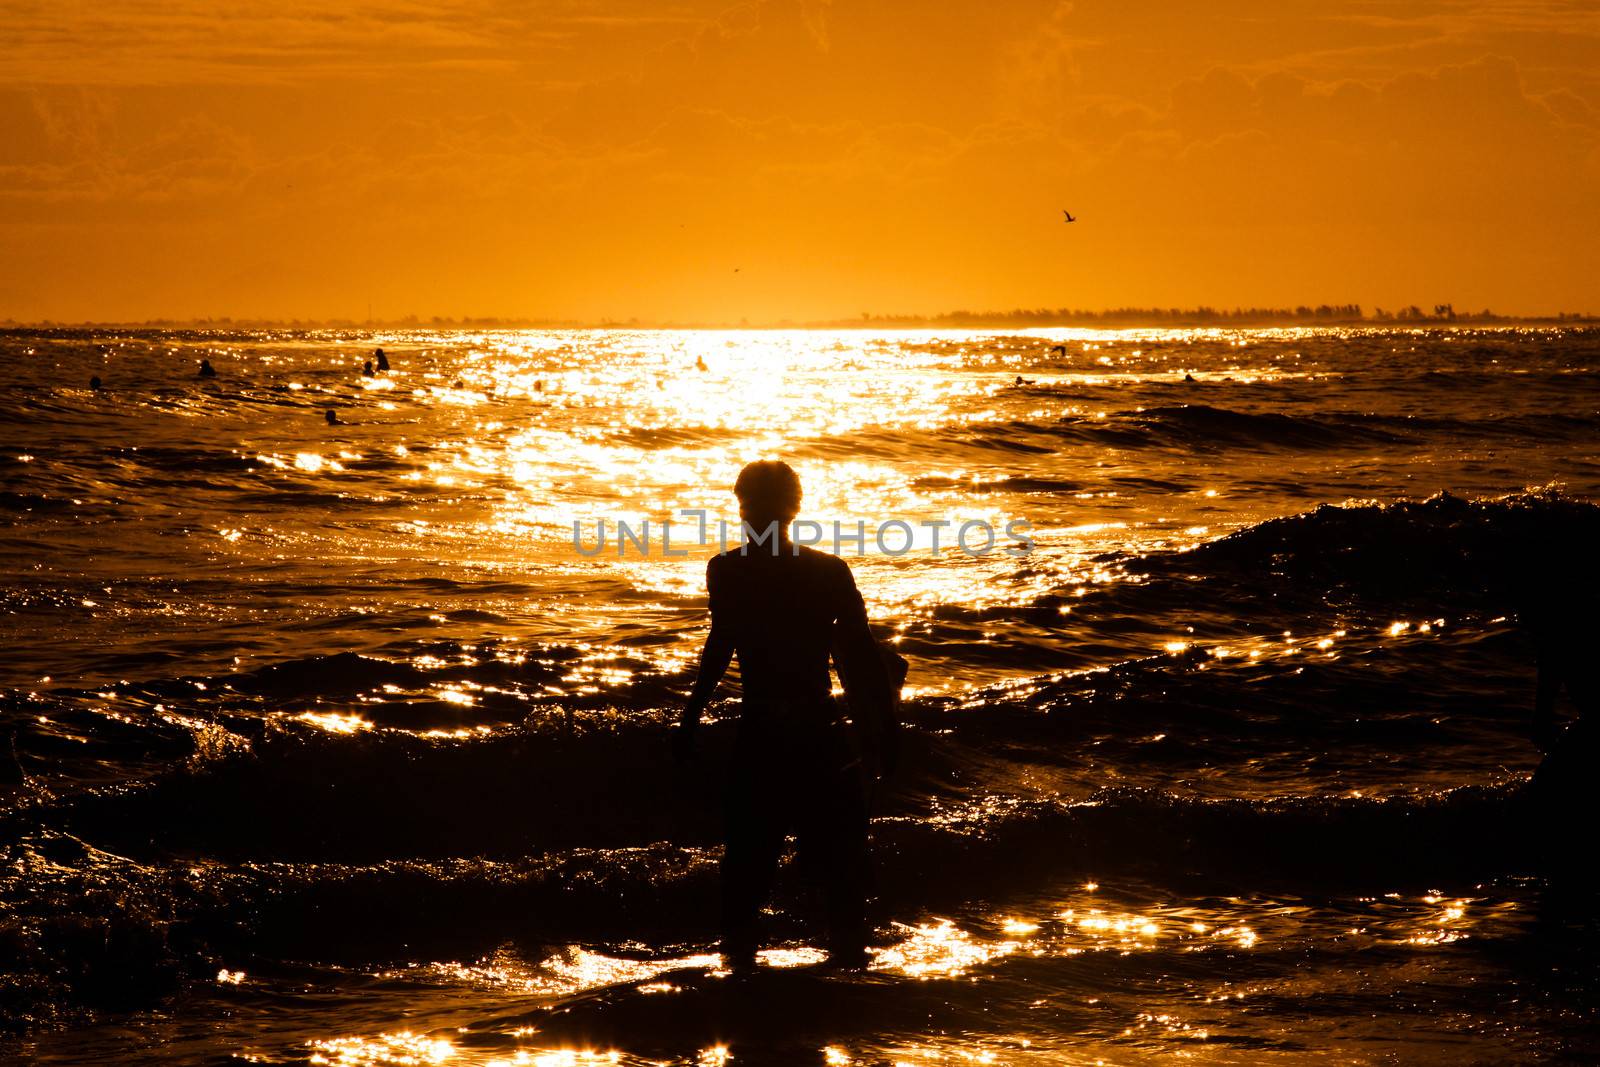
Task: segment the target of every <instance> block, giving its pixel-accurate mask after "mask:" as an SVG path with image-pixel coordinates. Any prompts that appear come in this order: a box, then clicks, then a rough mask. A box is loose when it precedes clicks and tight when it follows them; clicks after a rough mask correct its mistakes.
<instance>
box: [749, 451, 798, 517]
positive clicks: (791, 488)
mask: <svg viewBox="0 0 1600 1067" xmlns="http://www.w3.org/2000/svg"><path fill="white" fill-rule="evenodd" d="M733 493H734V495H735V496H737V497H738V498H739V517H740V518H741V519H743V520H744V521H745V522H746V523H748V524H749V525H750V527H751V528H752V529H754V530H756V531H757V532H760V531H762V530H765V529H766V528H767V526H769V525H770V524H772V523H774V522H776V523H777V524H778V529H779V530H780V531H785V530H787V529H788V526H789V524H790V523H791V522H793V521H794V517H795V516H796V515H798V514H800V476H799V475H798V474H796V473H795V472H794V468H793V467H791V466H789V465H788V464H787V463H785V462H783V461H782V460H781V459H761V460H757V461H756V462H754V463H747V464H745V468H744V470H742V471H740V472H739V480H738V481H736V482H734V483H733Z"/></svg>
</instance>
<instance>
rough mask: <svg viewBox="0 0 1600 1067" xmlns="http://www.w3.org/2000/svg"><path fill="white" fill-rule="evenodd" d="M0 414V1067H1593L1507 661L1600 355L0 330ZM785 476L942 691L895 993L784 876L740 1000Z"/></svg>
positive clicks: (897, 845) (1586, 960)
mask: <svg viewBox="0 0 1600 1067" xmlns="http://www.w3.org/2000/svg"><path fill="white" fill-rule="evenodd" d="M378 344H381V345H383V347H384V348H385V349H386V351H387V352H388V354H389V357H390V359H391V362H392V369H391V370H390V371H389V372H388V373H386V374H381V375H378V376H377V377H374V378H365V377H363V376H362V374H361V362H362V361H363V360H364V359H366V358H368V357H369V356H370V353H371V349H372V348H373V347H374V346H375V345H378ZM1057 346H1060V347H1057ZM200 359H209V360H210V361H211V362H212V363H213V364H214V365H215V366H216V368H217V371H218V374H217V376H216V377H215V378H212V379H201V378H198V377H196V375H195V367H196V365H197V362H198V361H199V360H200ZM700 366H703V368H704V369H699V368H700ZM92 375H97V376H99V377H100V378H101V379H102V380H103V388H101V389H100V390H98V391H96V390H91V389H90V388H89V387H88V382H89V379H90V377H91V376H92ZM1019 379H1020V381H1019ZM0 407H3V418H0V564H3V566H4V567H5V569H6V572H7V580H6V582H5V585H4V592H3V594H0V687H3V688H0V692H3V694H4V695H3V704H0V714H3V720H0V722H3V727H4V730H3V733H0V742H3V741H6V740H8V739H10V738H14V749H15V758H14V759H11V758H7V757H8V753H7V752H6V751H5V750H4V748H3V746H0V825H3V827H4V836H3V837H0V1017H3V1018H4V1020H5V1022H6V1026H7V1033H9V1034H10V1036H9V1037H5V1038H0V1041H3V1043H0V1058H13V1059H19V1060H23V1061H33V1062H40V1063H127V1062H146V1061H162V1062H171V1063H196V1064H200V1063H219V1062H257V1063H345V1064H403V1063H448V1064H457V1063H459V1064H491V1063H534V1064H567V1063H574V1064H581V1063H613V1062H614V1063H622V1064H646V1063H658V1064H696V1065H707V1064H723V1063H730V1064H745V1063H749V1064H765V1063H780V1064H784V1063H796V1064H823V1063H826V1064H863V1065H866V1064H902V1063H905V1064H915V1065H921V1064H924V1063H928V1064H933V1063H941V1064H945V1063H969V1062H970V1063H994V1064H1035V1063H1038V1064H1046V1063H1048V1064H1057V1063H1085V1064H1090V1063H1106V1064H1133V1063H1143V1062H1146V1061H1148V1060H1149V1059H1150V1058H1151V1057H1164V1058H1167V1059H1171V1060H1175V1061H1182V1062H1194V1063H1201V1064H1256V1063H1274V1062H1282V1063H1341V1064H1387V1063H1450V1064H1461V1063H1480V1062H1481V1063H1545V1062H1571V1063H1587V1062H1594V1060H1595V1058H1596V1057H1597V1056H1600V1021H1597V1020H1600V1016H1597V1010H1600V993H1597V992H1596V990H1597V989H1600V983H1597V978H1600V965H1597V963H1596V950H1597V949H1600V936H1597V935H1600V928H1597V925H1596V919H1595V909H1594V904H1595V903H1596V901H1595V900H1594V899H1593V894H1592V890H1591V889H1590V883H1589V881H1588V880H1587V879H1584V878H1577V877H1574V876H1573V875H1572V871H1571V865H1570V864H1569V863H1565V862H1564V859H1563V857H1564V855H1565V854H1566V853H1569V852H1578V853H1581V852H1583V850H1585V849H1586V848H1588V847H1589V846H1587V845H1586V844H1585V843H1584V842H1585V841H1586V840H1587V836H1588V832H1587V830H1586V829H1585V824H1584V823H1582V822H1581V821H1579V820H1577V819H1575V818H1574V819H1563V818H1562V817H1561V815H1560V813H1556V814H1555V815H1552V814H1551V813H1549V812H1542V811H1535V810H1534V809H1533V808H1531V807H1530V806H1529V804H1528V803H1527V801H1526V796H1525V793H1524V791H1523V790H1524V786H1525V783H1526V781H1527V779H1528V776H1529V775H1530V773H1531V772H1532V770H1533V768H1534V766H1535V765H1536V763H1537V759H1538V756H1537V752H1536V750H1535V749H1534V747H1533V745H1532V744H1531V742H1530V741H1529V740H1528V738H1527V728H1526V723H1527V718H1528V714H1529V711H1530V709H1531V705H1532V698H1533V685H1534V666H1533V648H1532V645H1531V642H1530V641H1529V639H1528V638H1527V637H1526V636H1525V635H1524V634H1523V633H1522V632H1521V630H1520V629H1519V627H1518V626H1517V624H1516V621H1515V616H1516V612H1517V610H1518V605H1519V603H1520V602H1521V601H1522V599H1523V598H1525V596H1526V595H1527V592H1528V590H1529V589H1530V588H1535V587H1546V588H1548V587H1550V586H1552V585H1555V586H1557V587H1559V584H1560V583H1561V581H1562V580H1563V575H1564V574H1565V573H1566V572H1567V569H1568V567H1569V565H1570V564H1571V562H1572V561H1571V560H1570V559H1569V558H1568V556H1567V553H1570V552H1572V551H1574V546H1583V545H1585V544H1587V545H1593V544H1597V543H1600V508H1597V507H1596V506H1595V505H1594V504H1593V503H1592V502H1593V501H1595V500H1596V499H1600V447H1597V446H1600V332H1596V331H1589V330H1561V329H1503V330H1469V329H1461V330H1444V329H1439V330H1376V329H1373V330H1367V329H1360V330H1346V329H1341V330H1298V329H1296V330H1241V331H1207V330H1134V331H1092V330H1041V331H1033V332H1028V333H1023V334H995V333H988V332H980V331H903V332H883V333H876V332H867V331H841V332H808V331H793V332H769V331H752V332H726V331H702V332H693V331H690V332H651V331H639V332H628V331H595V332H547V331H531V332H528V331H522V332H504V333H467V332H445V333H434V332H379V333H370V332H366V331H351V332H343V333H341V332H310V331H277V332H154V331H151V332H131V333H128V332H86V331H56V332H11V333H5V334H0ZM328 410H333V411H335V412H336V414H337V417H338V420H339V424H338V425H329V424H328V423H327V422H326V421H325V415H324V413H325V412H326V411H328ZM763 456H781V457H783V458H786V459H788V460H789V461H790V462H791V463H792V464H793V465H794V466H795V467H796V468H797V469H798V471H799V472H800V475H801V477H802V479H803V482H804V485H805V491H806V500H805V506H804V515H803V517H806V518H811V519H815V520H817V521H818V522H819V523H820V524H821V528H822V530H823V531H824V543H823V545H822V547H823V548H825V549H831V548H832V546H831V544H829V543H828V537H829V535H830V534H831V530H832V524H833V523H835V522H838V523H840V524H841V529H843V530H845V531H851V530H853V529H854V527H855V524H856V523H857V522H861V523H864V524H865V525H866V528H867V530H868V542H867V544H866V546H865V547H866V549H867V551H865V552H861V553H858V550H857V546H856V545H854V544H848V543H847V544H845V545H843V546H841V547H842V549H843V552H842V554H844V555H845V556H846V557H847V558H848V559H849V560H850V562H851V565H852V568H853V570H854V573H855V576H856V580H857V583H858V584H859V586H860V587H861V589H862V591H863V593H864V594H865V596H866V599H867V603H868V607H869V611H870V612H871V615H872V618H873V622H874V626H875V628H876V629H877V631H878V632H879V634H880V636H882V637H883V638H885V639H887V640H892V641H893V642H895V644H896V646H897V647H898V649H899V650H900V651H901V653H902V654H904V655H905V656H906V657H907V659H908V660H909V661H910V664H911V671H910V678H909V681H908V690H907V693H908V698H909V699H908V701H907V705H906V709H905V710H906V716H907V719H908V723H909V730H908V739H907V755H906V758H905V761H904V765H903V767H902V769H901V773H900V774H899V775H898V776H897V777H896V779H894V780H893V781H891V782H890V783H888V784H887V785H886V786H885V787H884V788H883V789H882V790H881V791H880V794H879V795H878V796H877V797H876V798H875V805H874V812H875V818H874V824H873V835H874V841H875V849H876V885H875V896H874V902H873V911H872V918H873V923H874V930H875V942H876V946H877V947H876V950H875V952H874V957H873V964H872V966H871V968H870V969H869V970H867V971H866V972H865V973H864V974H857V975H840V974H832V973H829V972H827V971H826V970H824V969H820V968H817V967H815V966H813V964H815V963H816V962H817V960H818V959H819V958H820V955H819V954H818V953H816V952H815V951H814V950H812V949H810V948H809V947H808V941H807V937H808V934H809V933H810V931H811V930H812V927H811V926H810V925H808V921H809V919H810V917H811V914H810V909H809V902H808V898H807V895H806V892H805V886H804V883H803V880H801V879H800V878H799V877H798V876H797V873H796V872H794V871H791V870H786V871H785V873H784V875H783V877H782V879H781V882H780V886H779V890H778V893H777V896H776V897H775V899H774V901H773V906H772V908H771V914H770V915H769V916H768V919H769V921H770V930H769V933H770V938H771V949H770V951H769V952H768V953H767V954H766V955H765V957H764V962H765V964H766V966H764V967H763V968H762V970H761V972H760V973H759V974H757V975H756V976H753V977H751V978H741V977H733V976H729V975H726V974H724V973H722V972H720V971H719V970H718V969H717V966H716V962H717V961H716V958H715V956H714V953H715V941H714V936H715V933H714V914H715V902H716V871H715V865H716V859H717V853H718V846H717V841H718V811H717V797H718V779H719V774H720V771H719V766H720V761H721V760H722V759H723V758H724V757H725V755H726V750H727V744H728V740H729V735H730V725H731V719H732V717H733V716H734V715H735V714H736V713H737V701H736V694H737V686H736V684H726V683H725V686H724V690H723V692H722V697H723V700H722V701H721V702H719V704H718V705H717V706H716V707H715V708H714V709H713V719H714V720H720V721H714V722H712V723H711V724H710V727H709V730H708V733H707V744H706V746H705V747H706V750H707V751H706V752H705V753H704V755H703V757H702V759H701V760H700V761H699V762H698V763H697V764H696V765H694V766H692V767H688V768H681V767H678V766H675V765H674V764H673V763H672V761H671V760H670V759H669V757H668V752H667V747H666V744H665V741H664V737H663V735H662V728H663V726H664V724H665V723H666V722H667V721H669V720H670V719H671V717H672V716H673V715H674V714H675V712H676V711H677V709H678V708H679V707H680V706H681V700H682V698H683V695H684V694H685V693H686V691H687V688H688V684H689V682H690V680H691V677H692V670H693V665H694V662H695V658H696V656H697V654H698V650H699V643H700V641H701V640H703V637H704V633H705V628H706V623H707V617H706V610H705V598H704V590H703V579H704V567H705V560H706V558H707V557H708V556H709V555H710V554H711V553H712V552H715V551H716V550H717V547H716V545H715V544H714V543H711V544H706V545H699V544H694V543H692V542H694V541H695V540H696V534H697V533H698V530H697V528H696V525H695V523H693V522H692V521H690V520H689V519H687V518H685V517H684V516H683V514H682V509H703V510H704V511H705V513H706V515H707V516H708V522H709V532H710V535H711V536H710V540H711V541H712V542H714V541H715V540H716V522H717V520H718V518H721V517H726V518H727V519H729V520H732V519H734V517H735V507H734V502H733V500H732V495H731V484H732V481H733V477H734V475H735V474H736V472H737V471H738V469H739V467H740V466H741V465H742V464H743V463H744V462H745V461H747V460H750V459H754V458H759V457H763ZM674 517H676V518H677V519H678V520H679V521H678V524H677V525H675V526H674V527H673V541H672V544H671V553H670V554H669V553H668V552H666V551H664V550H663V546H662V545H661V543H660V540H659V534H658V536H657V538H656V540H654V541H653V542H652V544H651V548H650V551H649V552H644V551H640V550H638V549H637V548H636V547H635V546H634V545H632V544H631V543H630V544H629V545H628V546H627V551H625V552H624V553H623V554H622V555H620V556H619V555H618V553H617V549H616V538H615V523H616V522H617V521H618V520H623V521H626V522H628V523H629V524H630V525H631V527H632V528H634V529H638V528H639V527H640V526H641V525H642V523H643V521H644V520H646V519H649V520H651V522H652V523H653V524H655V525H656V529H657V531H659V528H660V527H659V524H660V522H661V521H662V520H665V519H672V518H674ZM602 520H603V521H605V522H606V523H607V524H608V525H609V526H610V530H611V535H612V536H611V540H610V541H609V542H608V543H607V545H606V547H605V550H604V551H602V552H600V553H598V554H593V555H589V554H584V552H580V551H579V550H578V549H579V547H581V548H583V549H585V550H592V549H593V548H594V545H595V536H596V531H597V530H598V524H599V523H600V522H601V521H602ZM893 520H899V521H901V522H903V523H905V524H906V528H908V529H909V530H910V531H911V532H912V533H913V534H914V535H915V538H916V540H915V543H914V544H913V545H912V547H911V550H910V551H908V552H905V553H903V554H898V555H896V554H891V553H889V552H885V551H881V550H879V547H878V546H877V545H876V544H875V543H874V541H873V538H872V534H871V531H873V530H874V529H876V528H877V527H878V525H879V524H881V523H885V522H890V521H893ZM937 522H947V523H949V524H950V525H948V526H944V527H935V526H932V525H925V524H932V523H937ZM1017 522H1022V523H1026V524H1027V526H1026V531H1027V533H1028V535H1029V536H1030V537H1031V539H1032V547H1031V549H1030V550H1028V551H1027V552H1025V553H1023V554H1011V553H1008V552H1005V551H1002V549H1003V548H1005V547H1008V546H1012V545H1014V542H1011V541H1008V540H1007V538H1006V535H1005V533H1004V530H1005V529H1006V527H1007V524H1012V523H1017ZM574 524H577V527H578V529H579V533H580V537H579V539H578V541H577V543H576V545H575V541H574ZM962 524H971V525H969V526H968V527H967V529H968V532H969V534H972V536H971V537H969V539H968V540H969V545H970V546H973V547H982V546H983V537H982V535H981V531H982V530H983V529H984V528H985V527H987V528H990V529H993V530H995V531H997V532H998V541H997V543H996V545H995V546H994V548H993V549H992V550H990V551H988V552H983V553H978V552H971V553H969V552H967V551H963V550H962V549H961V548H959V547H952V546H951V544H950V542H951V541H952V540H953V538H954V534H955V533H956V531H958V530H959V529H960V528H961V527H962ZM936 529H937V530H938V531H939V532H940V534H941V536H942V537H943V546H944V547H943V548H942V550H941V551H937V552H935V551H934V550H933V549H932V547H931V538H932V535H933V533H934V531H935V530H936ZM1013 529H1019V527H1013ZM898 531H899V528H896V532H895V533H894V534H892V535H890V536H889V538H888V541H887V544H889V545H890V546H891V547H899V545H900V544H901V543H902V541H903V538H902V537H901V535H900V533H899V532H898ZM685 549H686V550H687V551H686V554H682V555H680V554H678V553H680V552H681V551H683V550H685Z"/></svg>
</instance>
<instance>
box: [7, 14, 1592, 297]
mask: <svg viewBox="0 0 1600 1067" xmlns="http://www.w3.org/2000/svg"><path fill="white" fill-rule="evenodd" d="M0 20H3V21H0V26H3V27H4V31H5V45H4V48H3V51H0V249H3V252H4V254H3V255H0V318H6V317H11V318H15V319H18V320H37V319H42V318H52V319H57V320H82V319H100V320H114V319H144V318H150V317H158V316H170V317H185V318H186V317H191V316H222V315H231V316H235V317H246V316H254V317H274V318H288V317H302V318H305V317H349V318H365V317H366V314H367V309H368V305H369V303H370V305H371V308H372V310H373V313H374V314H375V315H377V316H378V317H380V318H393V317H398V316H401V315H404V314H407V313H415V314H418V315H421V316H424V317H426V316H430V315H435V314H439V315H455V316H459V315H505V316H543V317H552V318H575V319H588V320H592V319H598V318H600V317H604V316H610V317H616V318H627V317H630V316H638V317H640V318H643V319H649V320H677V321H688V320H700V321H705V320H719V321H737V320H739V319H741V318H743V319H748V320H750V321H751V322H762V321H771V320H775V319H780V318H792V319H798V320H806V319H819V318H839V317H849V316H854V315H856V314H858V313H859V312H861V311H866V310H871V311H884V312H934V311H940V310H945V309H949V308H956V307H968V308H1010V307H1014V306H1039V305H1045V306H1061V305H1071V306H1082V307H1103V306H1111V305H1147V304H1159V305H1193V304H1198V303H1212V304H1219V305H1228V306H1231V305H1234V304H1241V303H1242V304H1285V303H1287V304H1293V303H1300V302H1321V301H1329V302H1359V303H1362V304H1364V305H1366V306H1367V307H1368V308H1369V309H1370V308H1371V307H1372V306H1373V305H1374V304H1378V305H1383V306H1391V307H1392V306H1394V305H1396V304H1404V303H1413V302H1414V303H1418V304H1424V305H1431V304H1432V303H1435V302H1441V301H1446V300H1448V301H1453V302H1454V303H1455V304H1456V306H1457V308H1458V309H1466V308H1469V307H1470V308H1472V309H1478V308H1481V307H1483V306H1486V305H1487V306H1491V307H1493V308H1494V309H1496V310H1499V311H1517V312H1526V313H1545V312H1554V311H1558V310H1589V311H1600V287H1597V283H1596V278H1597V277H1600V253H1597V249H1600V6H1597V5H1596V4H1594V3H1593V2H1592V0H1574V2H1558V0H1505V2H1502V3H1453V2H1427V3H1409V4H1396V3H1382V2H1376V0H1367V2H1358V0H1319V2H1301V0H1209V2H1207V3H1183V4H1178V3H1165V4H1163V3H1138V2H1133V0H1075V2H1072V3H1056V2H1054V0H1038V2H1034V0H1009V2H1008V0H988V2H984V3H957V2H944V0H918V2H910V0H877V2H865V0H832V2H829V0H804V2H793V0H757V2H752V3H744V4H737V5H733V6H729V4H728V3H727V0H682V2H674V0H654V2H646V0H628V2H619V3H602V2H585V0H562V2H546V3H540V2H531V3H510V2H497V0H353V2H342V3H326V2H323V3H307V2H304V0H282V2H278V3H259V2H255V0H240V2H233V3H226V4H222V3H214V2H208V3H199V2H196V0H144V2H130V0H96V2H94V3H60V2H57V0H22V2H15V0H0ZM1063 207H1068V208H1071V209H1072V210H1073V212H1074V213H1075V214H1077V215H1078V216H1079V217H1080V220H1081V221H1079V222H1078V223H1076V224H1074V225H1072V226H1070V227H1069V226H1066V225H1064V224H1063V223H1062V221H1061V214H1060V209H1061V208H1063ZM735 268H738V271H737V272H735Z"/></svg>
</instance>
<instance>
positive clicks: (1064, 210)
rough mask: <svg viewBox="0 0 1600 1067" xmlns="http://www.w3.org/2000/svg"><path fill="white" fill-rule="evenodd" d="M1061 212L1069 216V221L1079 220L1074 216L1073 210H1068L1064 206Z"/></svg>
mask: <svg viewBox="0 0 1600 1067" xmlns="http://www.w3.org/2000/svg"><path fill="white" fill-rule="evenodd" d="M1061 213H1062V214H1063V215H1065V216H1066V217H1067V221H1068V222H1077V221H1078V220H1077V219H1075V218H1073V217H1072V212H1070V211H1068V210H1067V209H1066V208H1062V209H1061Z"/></svg>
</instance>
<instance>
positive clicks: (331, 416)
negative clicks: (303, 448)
mask: <svg viewBox="0 0 1600 1067" xmlns="http://www.w3.org/2000/svg"><path fill="white" fill-rule="evenodd" d="M322 417H323V418H325V419H327V420H328V425H329V426H337V425H339V413H338V412H337V411H335V410H333V409H332V408H329V409H328V410H327V411H324V412H323V413H322Z"/></svg>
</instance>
